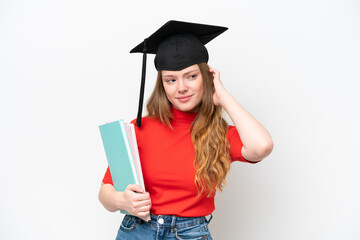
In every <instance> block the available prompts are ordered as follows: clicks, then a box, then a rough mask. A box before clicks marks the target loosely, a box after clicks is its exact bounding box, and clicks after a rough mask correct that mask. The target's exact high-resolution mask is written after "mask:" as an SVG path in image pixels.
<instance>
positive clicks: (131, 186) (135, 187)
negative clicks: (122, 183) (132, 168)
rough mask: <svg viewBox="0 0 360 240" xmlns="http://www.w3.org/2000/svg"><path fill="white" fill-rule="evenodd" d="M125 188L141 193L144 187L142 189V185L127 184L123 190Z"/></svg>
mask: <svg viewBox="0 0 360 240" xmlns="http://www.w3.org/2000/svg"><path fill="white" fill-rule="evenodd" d="M126 190H130V191H132V192H138V193H143V192H144V189H142V187H140V186H139V185H136V184H129V185H128V186H127V187H126V189H125V191H126Z"/></svg>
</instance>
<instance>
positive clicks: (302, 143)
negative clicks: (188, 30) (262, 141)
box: [0, 0, 360, 240]
mask: <svg viewBox="0 0 360 240" xmlns="http://www.w3.org/2000/svg"><path fill="white" fill-rule="evenodd" d="M170 19H175V20H183V21H190V22H199V23H207V24H214V25H220V26H227V27H229V30H228V31H226V32H225V33H224V34H222V35H221V36H219V37H218V38H217V39H216V40H214V41H212V42H211V43H209V44H208V45H207V48H208V50H209V53H210V61H209V64H210V65H211V66H213V67H214V68H217V69H219V70H220V71H221V79H222V81H223V83H224V85H225V87H226V88H227V89H228V90H229V92H230V93H231V94H232V95H233V96H235V98H236V99H237V100H238V101H239V102H240V103H241V104H242V105H243V106H244V107H245V108H246V109H248V111H250V112H251V113H252V114H253V115H254V116H255V117H256V118H257V119H259V120H260V121H261V122H262V123H263V124H264V125H265V126H266V127H267V129H268V130H269V131H270V133H271V135H272V137H273V140H274V143H275V147H274V151H273V153H272V154H271V155H270V156H269V157H268V158H267V159H265V160H263V161H262V162H261V163H259V164H257V165H250V164H245V163H234V164H233V165H232V169H231V172H230V174H229V176H228V185H227V186H226V187H225V189H224V192H223V193H220V194H218V195H217V197H216V210H215V212H214V218H213V221H212V222H211V224H210V228H211V231H212V235H213V237H214V239H220V240H222V239H246V240H265V239H266V240H289V239H291V240H319V239H327V240H338V239H346V240H353V239H354V240H355V239H360V228H359V223H360V207H359V203H360V194H359V184H360V175H359V174H358V172H359V170H360V163H359V155H360V135H359V134H360V128H359V124H360V108H359V100H360V97H359V95H358V92H359V80H360V70H359V69H360V57H359V56H360V47H359V43H360V2H359V1H356V0H353V1H350V0H348V1H346V0H328V1H325V0H323V1H322V0H311V1H310V0H302V1H300V0H299V1H295V0H293V1H291V0H290V1H289V0H287V1H285V0H283V1H280V0H279V1H266V0H253V1H209V0H206V1H186V0H185V1H177V2H175V1H131V2H130V1H121V0H117V1H115V0H105V1H94V0H86V1H85V0H62V1H60V0H52V1H47V0H33V1H26V0H0V81H1V84H0V110H1V117H0V123H1V124H0V147H1V151H0V190H1V193H0V194H1V195H0V239H6V240H11V239H36V240H42V239H44V240H47V239H66V240H68V239H114V238H115V235H116V231H117V229H118V226H119V224H120V221H121V219H122V216H121V215H120V214H119V213H109V212H107V211H106V210H105V209H104V208H103V207H102V205H101V204H100V203H99V201H98V199H97V194H98V190H99V186H100V182H101V179H102V177H103V175H104V172H105V169H106V166H107V164H106V159H105V154H104V150H103V147H102V143H101V138H100V134H99V130H98V125H99V124H101V123H103V122H105V121H109V120H116V119H119V118H124V119H125V120H127V121H130V120H132V119H133V118H135V116H136V111H137V101H138V92H139V86H140V74H141V61H142V56H141V54H129V51H130V49H132V48H133V47H134V46H136V45H137V44H138V43H140V42H141V41H142V40H143V39H144V38H145V37H148V36H149V35H150V34H151V33H152V32H153V31H155V30H156V29H158V28H159V27H160V26H161V25H163V24H164V23H165V22H166V21H168V20H170ZM155 76H156V72H155V69H154V67H153V56H149V57H148V72H147V87H146V97H148V96H149V94H150V92H151V89H152V87H153V85H154V80H155Z"/></svg>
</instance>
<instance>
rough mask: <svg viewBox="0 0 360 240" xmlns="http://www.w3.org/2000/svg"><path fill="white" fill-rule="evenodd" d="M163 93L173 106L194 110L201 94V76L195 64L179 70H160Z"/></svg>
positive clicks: (197, 105)
mask: <svg viewBox="0 0 360 240" xmlns="http://www.w3.org/2000/svg"><path fill="white" fill-rule="evenodd" d="M162 82H163V86H164V89H165V93H166V96H167V98H168V99H169V101H170V102H171V103H172V105H173V106H174V108H176V109H179V110H181V111H183V112H196V111H198V107H199V105H200V103H201V99H202V96H203V78H202V75H201V72H200V69H199V66H198V65H197V64H195V65H192V66H190V67H187V68H184V69H182V70H180V71H167V70H163V71H162Z"/></svg>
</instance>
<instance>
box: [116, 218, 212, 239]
mask: <svg viewBox="0 0 360 240" xmlns="http://www.w3.org/2000/svg"><path fill="white" fill-rule="evenodd" d="M211 218H212V215H211V216H210V218H209V220H207V219H206V217H177V216H173V215H154V214H151V220H150V221H149V222H145V221H143V220H141V219H140V218H137V217H134V216H131V215H125V217H124V219H123V221H122V223H121V226H120V228H119V231H118V234H117V236H116V240H120V239H126V240H135V239H139V240H165V239H166V240H168V239H192V240H195V239H196V240H200V239H206V240H212V238H211V235H210V231H209V229H208V224H209V222H210V221H211Z"/></svg>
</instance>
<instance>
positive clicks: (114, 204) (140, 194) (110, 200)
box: [99, 183, 151, 221]
mask: <svg viewBox="0 0 360 240" xmlns="http://www.w3.org/2000/svg"><path fill="white" fill-rule="evenodd" d="M99 200H100V202H101V203H102V205H103V206H104V207H105V208H106V209H107V210H108V211H110V212H116V211H119V210H121V209H122V210H125V211H127V212H128V213H130V214H132V215H134V216H136V217H139V218H141V219H143V220H145V221H148V220H150V208H151V199H150V194H149V193H148V192H145V191H144V189H142V188H141V187H140V186H139V185H135V184H130V185H128V186H127V187H126V189H125V191H124V192H118V191H116V190H115V188H114V186H113V185H112V184H104V183H102V184H101V187H100V191H99Z"/></svg>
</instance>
